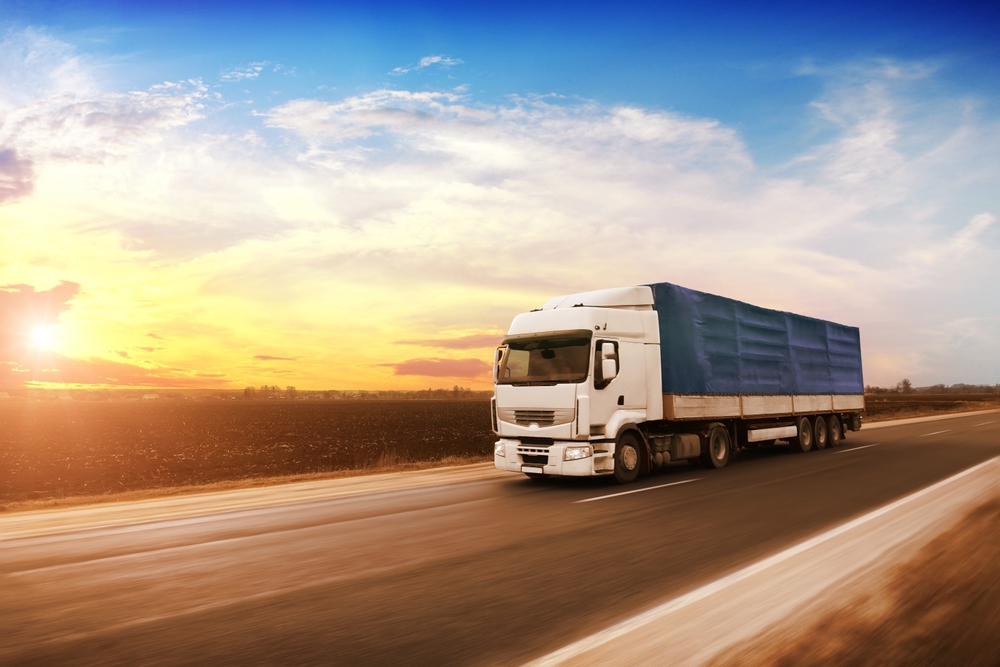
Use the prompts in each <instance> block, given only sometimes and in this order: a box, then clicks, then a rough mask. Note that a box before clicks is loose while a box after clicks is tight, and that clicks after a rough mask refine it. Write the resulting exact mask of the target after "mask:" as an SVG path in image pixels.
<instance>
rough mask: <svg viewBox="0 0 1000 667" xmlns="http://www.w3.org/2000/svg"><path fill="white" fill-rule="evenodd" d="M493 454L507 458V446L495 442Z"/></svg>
mask: <svg viewBox="0 0 1000 667" xmlns="http://www.w3.org/2000/svg"><path fill="white" fill-rule="evenodd" d="M493 453H494V454H495V455H496V456H504V457H506V456H507V445H505V444H504V443H502V442H497V443H495V444H494V445H493Z"/></svg>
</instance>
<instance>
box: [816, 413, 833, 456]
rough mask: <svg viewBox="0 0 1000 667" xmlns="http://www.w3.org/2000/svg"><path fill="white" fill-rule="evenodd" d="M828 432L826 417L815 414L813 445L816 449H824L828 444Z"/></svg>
mask: <svg viewBox="0 0 1000 667" xmlns="http://www.w3.org/2000/svg"><path fill="white" fill-rule="evenodd" d="M829 436H830V432H829V431H827V426H826V417H824V416H823V415H816V418H815V419H814V420H813V445H814V446H815V447H816V449H826V448H827V445H829V444H830V437H829Z"/></svg>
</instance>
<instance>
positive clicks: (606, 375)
mask: <svg viewBox="0 0 1000 667" xmlns="http://www.w3.org/2000/svg"><path fill="white" fill-rule="evenodd" d="M616 377H618V362H616V361H615V360H614V359H602V360H601V379H603V380H604V381H605V382H611V381H612V380H614V379H615V378H616Z"/></svg>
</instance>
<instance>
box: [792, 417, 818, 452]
mask: <svg viewBox="0 0 1000 667" xmlns="http://www.w3.org/2000/svg"><path fill="white" fill-rule="evenodd" d="M795 427H796V428H797V429H798V430H799V434H798V435H797V436H795V437H794V438H789V440H788V442H789V444H791V446H792V451H793V452H808V451H809V450H810V449H812V446H813V427H812V422H811V421H809V417H799V418H798V419H797V420H796V421H795Z"/></svg>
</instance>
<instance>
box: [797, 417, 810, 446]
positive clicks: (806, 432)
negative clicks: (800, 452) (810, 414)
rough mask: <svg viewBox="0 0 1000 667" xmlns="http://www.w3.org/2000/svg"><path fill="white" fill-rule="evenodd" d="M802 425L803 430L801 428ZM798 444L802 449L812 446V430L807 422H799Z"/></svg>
mask: <svg viewBox="0 0 1000 667" xmlns="http://www.w3.org/2000/svg"><path fill="white" fill-rule="evenodd" d="M803 424H804V425H805V428H802V426H803ZM799 442H801V443H802V449H809V448H810V447H812V444H813V430H812V424H810V423H809V421H808V420H806V421H804V422H801V423H800V424H799Z"/></svg>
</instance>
